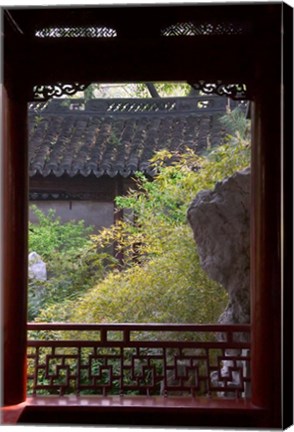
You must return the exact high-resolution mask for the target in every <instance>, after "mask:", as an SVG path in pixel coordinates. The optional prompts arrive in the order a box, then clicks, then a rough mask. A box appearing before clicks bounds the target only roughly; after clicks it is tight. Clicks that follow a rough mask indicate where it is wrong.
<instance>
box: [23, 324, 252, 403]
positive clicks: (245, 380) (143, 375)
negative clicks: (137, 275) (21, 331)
mask: <svg viewBox="0 0 294 432" xmlns="http://www.w3.org/2000/svg"><path fill="white" fill-rule="evenodd" d="M28 339H29V340H28V393H29V394H33V395H47V394H55V395H67V394H75V395H88V394H94V395H102V396H107V395H148V396H152V395H163V396H169V395H176V396H188V395H190V396H191V397H197V396H208V397H209V396H215V397H230V398H245V397H247V396H248V395H249V391H250V354H249V353H250V326H249V325H230V326H228V325H221V326H220V325H187V324H57V323H55V324H51V323H50V324H40V323H30V324H28Z"/></svg>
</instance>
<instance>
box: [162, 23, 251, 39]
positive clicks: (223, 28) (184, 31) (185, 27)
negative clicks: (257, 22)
mask: <svg viewBox="0 0 294 432" xmlns="http://www.w3.org/2000/svg"><path fill="white" fill-rule="evenodd" d="M248 31H249V26H248V24H246V23H237V22H195V23H194V22H178V23H175V24H171V25H170V26H168V27H165V28H164V29H162V30H161V35H162V36H218V35H225V36H233V35H242V34H244V33H247V32H248Z"/></svg>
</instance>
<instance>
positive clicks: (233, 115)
mask: <svg viewBox="0 0 294 432" xmlns="http://www.w3.org/2000/svg"><path fill="white" fill-rule="evenodd" d="M220 122H221V123H222V124H223V125H224V126H225V128H226V130H227V131H228V133H230V134H231V136H234V135H235V136H239V137H240V138H241V139H249V136H250V121H249V120H248V119H246V117H245V115H244V114H243V111H242V110H241V109H240V108H238V107H237V108H235V109H234V110H232V111H231V110H228V112H227V114H225V115H223V116H222V117H221V118H220Z"/></svg>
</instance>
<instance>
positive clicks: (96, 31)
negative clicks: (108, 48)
mask: <svg viewBox="0 0 294 432" xmlns="http://www.w3.org/2000/svg"><path fill="white" fill-rule="evenodd" d="M35 36H36V37H38V38H113V37H116V36H117V31H116V30H115V29H113V28H110V27H106V26H100V27H46V28H42V29H38V30H36V32H35Z"/></svg>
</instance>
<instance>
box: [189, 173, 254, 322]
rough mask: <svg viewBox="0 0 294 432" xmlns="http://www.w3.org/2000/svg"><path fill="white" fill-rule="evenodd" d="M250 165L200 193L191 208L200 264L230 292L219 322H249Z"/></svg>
mask: <svg viewBox="0 0 294 432" xmlns="http://www.w3.org/2000/svg"><path fill="white" fill-rule="evenodd" d="M249 208H250V168H246V169H245V170H243V171H239V172H236V173H235V174H234V175H233V176H231V177H229V178H226V179H224V180H223V181H221V182H218V183H217V184H216V186H215V188H214V189H213V190H204V191H201V192H200V193H198V195H197V196H196V198H195V199H194V201H193V202H192V203H191V205H190V207H189V209H188V220H189V223H190V225H191V227H192V230H193V233H194V239H195V242H196V245H197V249H198V253H199V257H200V263H201V266H202V268H203V269H204V270H205V271H206V273H207V274H208V276H209V277H210V278H211V279H213V280H214V281H216V282H219V283H220V284H221V285H222V286H223V287H224V288H225V289H226V290H227V292H228V294H229V303H228V305H227V307H226V309H225V311H224V312H223V313H222V315H221V316H220V317H219V322H220V323H223V324H225V323H226V324H230V323H248V322H249V321H250V290H249V285H250V214H249Z"/></svg>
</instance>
